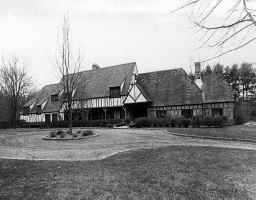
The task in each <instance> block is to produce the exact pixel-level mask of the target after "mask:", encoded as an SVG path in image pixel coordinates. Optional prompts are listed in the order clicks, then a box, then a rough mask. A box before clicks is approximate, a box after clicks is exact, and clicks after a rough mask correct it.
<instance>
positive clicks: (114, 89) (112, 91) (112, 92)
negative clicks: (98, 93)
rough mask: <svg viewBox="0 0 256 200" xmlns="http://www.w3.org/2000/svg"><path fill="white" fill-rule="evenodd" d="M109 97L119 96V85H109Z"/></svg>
mask: <svg viewBox="0 0 256 200" xmlns="http://www.w3.org/2000/svg"><path fill="white" fill-rule="evenodd" d="M109 89H110V97H111V98H119V97H120V96H121V92H120V87H119V86H118V87H110V88H109Z"/></svg>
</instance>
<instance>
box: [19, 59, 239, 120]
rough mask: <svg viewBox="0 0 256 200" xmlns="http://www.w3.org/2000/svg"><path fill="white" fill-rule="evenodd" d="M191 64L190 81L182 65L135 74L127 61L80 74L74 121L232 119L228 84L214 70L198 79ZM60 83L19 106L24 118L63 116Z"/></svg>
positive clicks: (197, 65)
mask: <svg viewBox="0 0 256 200" xmlns="http://www.w3.org/2000/svg"><path fill="white" fill-rule="evenodd" d="M200 68H201V67H200V63H196V65H195V74H196V77H195V80H192V79H191V78H190V77H189V76H188V75H187V73H186V72H185V71H184V70H183V69H182V68H177V69H170V70H163V71H155V72H149V73H138V68H137V64H136V63H135V62H134V63H127V64H121V65H115V66H110V67H103V68H100V67H99V66H97V67H95V65H93V67H92V69H91V70H87V71H83V72H79V73H81V76H80V82H79V84H78V85H79V87H78V88H76V90H75V93H74V94H73V95H74V96H73V99H74V101H73V119H74V120H85V121H86V120H111V119H120V120H125V119H130V120H133V119H135V118H138V117H157V118H163V117H167V116H168V117H179V116H184V117H187V118H191V117H193V116H196V115H206V116H207V115H210V116H216V115H221V116H226V117H227V118H228V120H229V121H232V120H233V110H234V102H233V97H232V90H231V88H230V87H229V85H228V84H227V83H226V82H225V81H224V80H223V79H222V78H221V77H218V76H217V75H216V74H211V75H209V76H207V77H206V76H205V77H201V75H200ZM64 93H65V92H64V91H63V89H62V87H61V84H60V83H57V84H51V85H46V86H44V87H43V88H42V89H41V90H40V91H39V92H38V93H37V94H36V95H35V97H34V98H33V99H31V100H30V101H29V102H27V103H26V104H25V106H24V111H23V113H22V114H21V119H22V120H25V121H26V122H55V121H59V120H66V119H67V115H66V114H65V109H64V107H65V106H64V104H65V102H64V101H63V94H64Z"/></svg>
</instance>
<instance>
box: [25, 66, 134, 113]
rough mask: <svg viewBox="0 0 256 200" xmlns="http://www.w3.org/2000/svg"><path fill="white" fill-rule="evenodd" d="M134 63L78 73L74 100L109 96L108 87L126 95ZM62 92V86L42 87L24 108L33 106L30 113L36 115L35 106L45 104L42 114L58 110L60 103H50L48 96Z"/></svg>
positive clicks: (59, 84)
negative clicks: (118, 89) (119, 87)
mask: <svg viewBox="0 0 256 200" xmlns="http://www.w3.org/2000/svg"><path fill="white" fill-rule="evenodd" d="M135 68H136V63H135V62H133V63H126V64H121V65H115V66H110V67H104V68H99V69H94V70H87V71H82V72H79V76H78V77H79V79H80V81H79V84H78V88H77V89H76V92H75V98H96V97H105V96H109V88H110V87H118V86H121V85H123V87H122V88H121V89H122V91H121V95H126V94H127V93H128V88H129V84H130V82H131V80H132V75H133V72H134V70H135ZM61 90H62V84H61V82H60V83H57V84H50V85H46V86H44V87H43V88H42V89H41V90H40V91H39V92H37V94H36V95H35V97H34V98H33V99H31V100H30V101H29V102H27V103H26V104H25V106H31V105H34V106H33V108H32V110H31V112H32V113H36V105H42V104H43V103H45V102H46V101H47V103H46V105H45V107H44V109H43V112H55V111H58V110H60V107H61V102H60V101H58V102H51V101H50V96H51V95H54V94H59V93H60V91H61Z"/></svg>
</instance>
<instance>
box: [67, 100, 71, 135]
mask: <svg viewBox="0 0 256 200" xmlns="http://www.w3.org/2000/svg"><path fill="white" fill-rule="evenodd" d="M68 112H69V117H68V120H69V123H68V128H69V131H70V133H72V105H71V104H69V105H68Z"/></svg>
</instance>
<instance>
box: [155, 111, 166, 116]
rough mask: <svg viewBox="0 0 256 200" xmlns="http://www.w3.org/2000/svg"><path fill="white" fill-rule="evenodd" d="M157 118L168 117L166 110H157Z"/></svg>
mask: <svg viewBox="0 0 256 200" xmlns="http://www.w3.org/2000/svg"><path fill="white" fill-rule="evenodd" d="M156 117H157V118H165V117H166V110H157V111H156Z"/></svg>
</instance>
